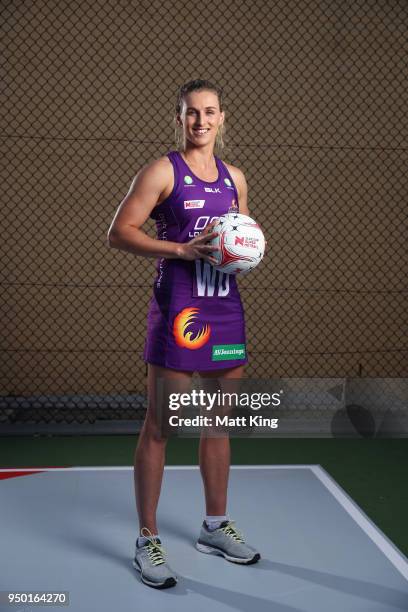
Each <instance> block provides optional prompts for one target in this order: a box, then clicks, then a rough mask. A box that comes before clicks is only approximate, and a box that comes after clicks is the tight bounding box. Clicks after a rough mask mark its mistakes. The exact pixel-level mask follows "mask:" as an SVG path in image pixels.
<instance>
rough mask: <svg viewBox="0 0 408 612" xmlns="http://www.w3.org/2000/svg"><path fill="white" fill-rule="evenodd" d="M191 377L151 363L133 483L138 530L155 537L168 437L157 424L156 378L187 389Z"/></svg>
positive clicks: (189, 374) (186, 373)
mask: <svg viewBox="0 0 408 612" xmlns="http://www.w3.org/2000/svg"><path fill="white" fill-rule="evenodd" d="M191 374H192V373H191V372H181V371H177V370H169V369H167V368H162V367H159V366H155V365H151V364H148V377H147V393H148V408H147V414H146V418H145V421H144V423H143V427H142V430H141V432H140V434H139V442H138V445H137V448H136V451H135V461H134V482H135V496H136V507H137V512H138V516H139V528H140V529H142V527H147V528H148V529H149V530H150V531H151V533H153V534H157V533H158V531H157V523H156V510H157V505H158V503H159V497H160V491H161V485H162V479H163V470H164V462H165V454H166V443H167V436H166V435H163V434H162V432H161V428H160V423H159V422H158V413H157V395H156V393H157V387H156V385H157V379H158V378H163V379H166V380H169V379H171V381H174V384H177V385H178V386H179V387H180V389H183V390H188V389H189V388H190V381H191ZM171 384H173V382H172V383H171Z"/></svg>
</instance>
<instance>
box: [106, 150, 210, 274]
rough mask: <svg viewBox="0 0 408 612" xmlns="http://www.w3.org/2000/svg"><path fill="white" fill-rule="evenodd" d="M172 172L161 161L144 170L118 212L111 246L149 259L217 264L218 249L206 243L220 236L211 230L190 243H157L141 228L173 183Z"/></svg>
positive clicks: (110, 231)
mask: <svg viewBox="0 0 408 612" xmlns="http://www.w3.org/2000/svg"><path fill="white" fill-rule="evenodd" d="M169 172H171V173H172V172H173V169H172V167H171V165H169V164H168V162H167V161H166V160H160V159H159V160H155V161H153V162H151V163H150V164H148V165H147V166H145V167H144V168H143V169H142V170H140V172H139V173H138V174H137V175H136V176H135V178H134V179H133V181H132V184H131V186H130V189H129V191H128V193H127V194H126V196H125V198H124V199H123V200H122V202H121V203H120V205H119V208H118V210H117V211H116V213H115V216H114V218H113V221H112V223H111V225H110V228H109V231H108V236H107V241H108V245H109V246H110V247H112V248H114V249H120V250H123V251H128V252H129V253H133V254H134V255H144V256H145V257H166V258H172V259H187V260H194V259H205V260H206V261H209V262H210V263H214V261H215V260H213V258H212V257H211V255H210V254H211V252H212V251H215V250H217V249H216V248H214V247H211V246H210V245H206V244H205V242H207V241H208V240H211V238H213V237H214V236H216V235H217V234H216V232H213V233H211V232H210V229H211V228H208V229H207V231H206V232H203V233H202V234H201V235H200V236H196V237H195V238H193V240H190V242H187V243H180V242H169V241H167V240H157V239H156V238H151V237H150V236H148V235H147V234H146V232H144V231H143V230H142V229H141V226H142V225H143V224H144V223H145V221H146V220H147V219H148V217H149V215H150V213H151V212H152V210H153V208H154V207H155V206H156V204H157V202H158V201H159V199H160V196H161V194H162V193H163V192H164V191H165V189H166V187H167V185H168V184H169V181H170V180H171V176H172V174H170V175H169Z"/></svg>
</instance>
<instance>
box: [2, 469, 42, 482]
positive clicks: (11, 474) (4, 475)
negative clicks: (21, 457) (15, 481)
mask: <svg viewBox="0 0 408 612" xmlns="http://www.w3.org/2000/svg"><path fill="white" fill-rule="evenodd" d="M43 471H44V470H36V471H35V472H24V471H21V472H0V480H5V479H6V478H16V477H17V476H28V475H29V474H30V475H31V474H41V472H43Z"/></svg>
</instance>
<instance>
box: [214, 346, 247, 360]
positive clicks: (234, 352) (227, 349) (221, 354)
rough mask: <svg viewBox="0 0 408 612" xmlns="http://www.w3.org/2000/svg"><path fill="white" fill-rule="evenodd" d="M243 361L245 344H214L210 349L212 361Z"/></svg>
mask: <svg viewBox="0 0 408 612" xmlns="http://www.w3.org/2000/svg"><path fill="white" fill-rule="evenodd" d="M234 359H245V344H215V345H214V346H213V347H212V361H225V360H234Z"/></svg>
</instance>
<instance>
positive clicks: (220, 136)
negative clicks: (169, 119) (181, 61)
mask: <svg viewBox="0 0 408 612" xmlns="http://www.w3.org/2000/svg"><path fill="white" fill-rule="evenodd" d="M204 90H205V91H213V92H214V93H216V94H217V98H218V104H219V106H220V111H221V112H222V111H223V110H224V109H223V107H224V99H223V98H224V96H223V91H222V88H221V87H219V86H218V85H215V84H214V83H211V82H210V81H207V80H205V79H195V80H194V81H188V82H187V83H184V85H182V86H181V87H180V89H179V90H178V93H177V101H176V107H175V111H176V114H175V117H174V140H175V143H176V147H177V149H178V150H179V151H180V150H183V149H184V148H185V142H184V137H183V128H182V127H181V126H180V125H179V124H178V122H177V116H180V115H181V109H182V106H183V102H184V99H185V96H186V95H187V94H189V93H190V92H191V91H204ZM225 131H226V130H225V121H223V122H222V125H221V126H220V127H219V128H218V130H217V135H216V137H215V147H214V149H215V153H216V154H218V155H221V154H222V153H223V152H224V150H225V148H226V146H225V140H224V139H225Z"/></svg>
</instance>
